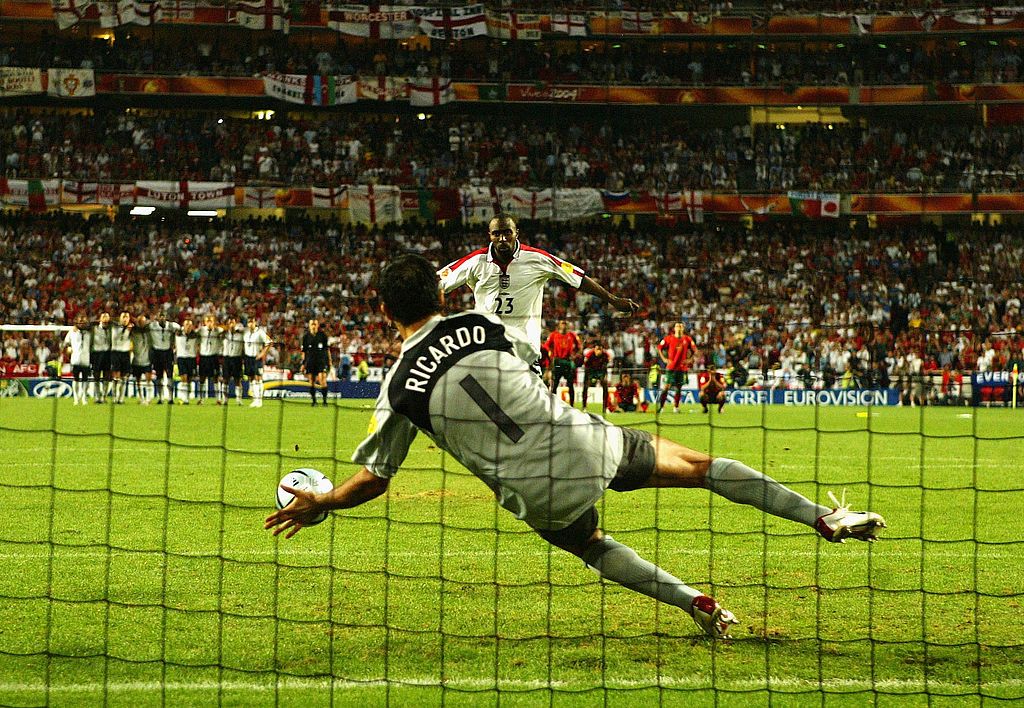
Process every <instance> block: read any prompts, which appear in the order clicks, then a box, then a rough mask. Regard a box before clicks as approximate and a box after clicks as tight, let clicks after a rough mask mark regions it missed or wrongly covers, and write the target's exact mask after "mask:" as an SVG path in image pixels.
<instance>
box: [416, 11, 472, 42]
mask: <svg viewBox="0 0 1024 708" xmlns="http://www.w3.org/2000/svg"><path fill="white" fill-rule="evenodd" d="M415 12H416V13H417V15H418V16H419V20H420V30H421V31H422V32H423V34H425V35H427V36H428V37H430V38H431V39H469V38H470V37H480V36H483V35H485V34H487V13H486V12H485V11H484V6H483V5H463V6H460V7H450V8H445V9H441V8H416V9H415Z"/></svg>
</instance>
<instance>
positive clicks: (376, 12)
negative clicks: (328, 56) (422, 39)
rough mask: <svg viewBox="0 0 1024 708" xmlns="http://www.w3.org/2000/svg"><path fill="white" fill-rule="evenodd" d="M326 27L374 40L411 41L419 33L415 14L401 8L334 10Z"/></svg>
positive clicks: (378, 7) (365, 7)
mask: <svg viewBox="0 0 1024 708" xmlns="http://www.w3.org/2000/svg"><path fill="white" fill-rule="evenodd" d="M327 26H328V27H330V28H331V29H333V30H337V31H338V32H341V33H342V34H350V35H353V36H355V37H370V38H372V39H409V38H410V37H415V36H416V35H417V34H419V32H420V26H419V21H418V20H417V18H416V16H415V15H414V14H413V13H412V10H411V9H410V8H408V7H402V6H400V5H376V4H370V5H337V6H332V7H331V9H330V10H329V11H328V13H327Z"/></svg>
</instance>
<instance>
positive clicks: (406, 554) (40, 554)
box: [0, 541, 1024, 570]
mask: <svg viewBox="0 0 1024 708" xmlns="http://www.w3.org/2000/svg"><path fill="white" fill-rule="evenodd" d="M963 543H968V542H967V541H964V542H963ZM1022 545H1024V544H1022ZM874 548H875V550H874V552H873V555H874V556H876V557H878V558H880V559H885V558H892V557H895V558H911V559H915V558H921V557H922V556H924V557H926V558H927V559H929V560H932V559H935V558H951V559H957V560H962V559H971V558H974V557H975V556H977V557H979V558H984V559H985V560H1007V559H1014V560H1016V559H1019V558H1020V555H1019V554H1018V553H1012V552H1004V551H1002V550H998V549H994V548H991V549H990V548H985V547H983V548H980V549H978V551H977V553H974V552H961V551H955V550H947V549H936V550H928V551H926V552H924V553H922V552H920V551H904V550H895V549H890V548H886V544H885V543H884V542H883V543H881V544H879V545H876V546H875V547H874ZM550 552H551V553H552V554H553V555H556V556H557V555H561V554H560V553H559V552H558V551H555V550H551V551H550ZM548 553H549V551H548V550H547V549H539V550H530V551H517V552H505V551H499V552H493V551H470V550H457V551H456V550H452V551H448V552H446V553H445V554H444V556H443V557H444V558H445V559H449V558H464V557H467V556H470V557H478V558H485V557H496V558H499V559H506V560H507V559H513V558H522V557H540V558H542V557H546V556H547V555H548ZM710 553H711V552H710V550H709V549H707V548H671V549H667V550H666V549H665V544H662V552H661V555H662V557H665V556H674V555H681V556H698V557H701V558H707V557H708V556H709V555H710ZM838 553H840V551H835V552H832V551H825V552H818V551H809V550H808V551H801V550H776V549H768V550H767V551H764V550H761V549H756V550H749V551H746V552H741V551H736V550H729V551H722V550H719V551H717V552H716V553H715V555H716V556H721V555H726V554H728V555H730V556H733V557H736V556H739V557H751V558H762V557H764V556H766V555H767V556H769V557H781V558H793V557H800V558H816V557H820V558H822V559H824V560H834V559H838V558H839V557H840V556H838V555H837V554H838ZM841 553H843V554H844V556H843V557H845V558H847V559H849V556H850V555H856V556H857V557H859V558H863V557H864V556H866V555H867V553H868V546H866V545H865V546H863V547H861V548H857V547H852V548H844V549H843V551H841ZM164 554H165V552H164V551H159V550H138V551H126V550H121V549H116V550H114V549H111V550H109V551H107V550H99V549H94V548H83V549H76V548H68V547H67V546H64V547H61V548H59V549H55V550H54V552H53V556H54V558H56V559H65V558H69V557H70V558H107V557H121V556H124V557H133V558H135V557H138V556H140V555H149V556H161V555H164ZM167 555H169V556H173V557H174V558H196V559H208V560H217V559H225V560H232V559H234V558H237V557H260V556H263V557H265V558H266V560H273V559H274V558H280V557H298V558H323V560H328V558H329V555H330V554H329V552H328V551H326V550H313V549H292V548H285V549H279V550H278V551H277V552H276V553H275V552H274V551H273V550H272V549H266V550H260V549H238V550H235V549H226V550H223V551H219V552H217V553H214V552H213V551H211V552H209V553H196V552H193V553H189V552H185V551H170V552H168V553H167ZM386 555H387V557H388V558H438V557H439V555H440V552H439V551H393V552H391V553H388V554H386ZM830 556H832V558H830ZM49 557H50V552H49V551H12V552H6V553H0V560H4V561H19V560H39V559H45V558H49ZM356 557H357V558H361V557H366V556H356ZM336 570H345V569H344V568H336Z"/></svg>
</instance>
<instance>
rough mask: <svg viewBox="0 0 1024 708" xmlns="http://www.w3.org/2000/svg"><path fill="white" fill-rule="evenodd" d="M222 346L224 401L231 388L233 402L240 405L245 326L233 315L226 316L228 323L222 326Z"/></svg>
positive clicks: (225, 401)
mask: <svg viewBox="0 0 1024 708" xmlns="http://www.w3.org/2000/svg"><path fill="white" fill-rule="evenodd" d="M222 346H223V351H224V364H223V366H222V367H221V371H223V372H224V383H223V385H222V389H223V395H224V403H227V399H228V394H230V393H231V392H232V390H233V391H234V392H235V402H236V403H237V404H238V405H242V351H243V350H244V349H245V328H244V327H243V326H242V325H241V324H240V323H239V322H238V320H237V319H235V318H234V317H229V318H228V324H227V326H226V327H225V328H224V339H223V342H222ZM232 383H234V387H232V385H231V384H232Z"/></svg>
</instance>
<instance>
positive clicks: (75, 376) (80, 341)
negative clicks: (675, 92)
mask: <svg viewBox="0 0 1024 708" xmlns="http://www.w3.org/2000/svg"><path fill="white" fill-rule="evenodd" d="M91 345H92V329H91V328H90V327H89V323H88V320H87V319H86V316H85V315H84V314H82V313H79V314H78V315H77V316H76V317H75V326H74V327H72V328H71V329H70V330H68V333H67V334H65V335H64V349H65V350H70V352H71V376H72V384H71V393H72V394H73V395H74V399H75V403H74V404H75V405H76V406H77V405H78V404H79V403H81V404H82V405H83V406H84V405H85V404H86V403H88V401H87V400H86V398H85V395H86V392H87V391H88V390H89V350H90V348H91Z"/></svg>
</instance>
